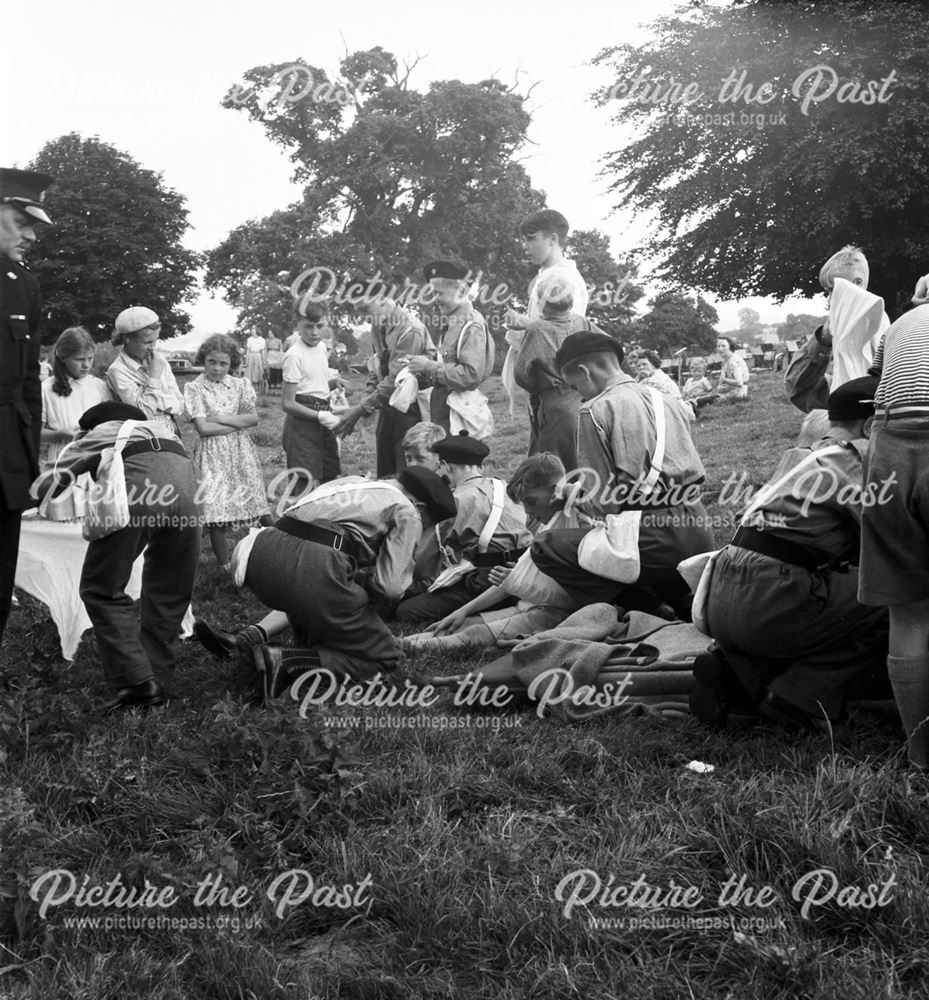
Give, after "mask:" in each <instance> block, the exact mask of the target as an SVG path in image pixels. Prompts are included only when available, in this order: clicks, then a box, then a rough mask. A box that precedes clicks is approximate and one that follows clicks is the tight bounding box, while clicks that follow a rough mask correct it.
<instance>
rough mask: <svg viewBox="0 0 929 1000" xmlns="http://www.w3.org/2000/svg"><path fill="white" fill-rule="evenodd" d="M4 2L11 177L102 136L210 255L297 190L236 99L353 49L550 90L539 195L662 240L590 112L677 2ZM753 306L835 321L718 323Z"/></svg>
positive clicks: (426, 72)
mask: <svg viewBox="0 0 929 1000" xmlns="http://www.w3.org/2000/svg"><path fill="white" fill-rule="evenodd" d="M0 3H2V7H3V12H4V16H3V23H4V25H5V27H6V28H7V31H9V28H10V26H11V25H12V24H13V22H14V21H15V23H16V25H17V30H16V32H15V35H16V37H17V38H19V39H21V40H23V39H28V40H31V41H30V43H29V44H17V45H10V44H8V45H7V46H5V48H6V50H7V51H6V52H5V53H4V58H3V69H4V71H5V75H6V84H7V86H6V92H7V94H8V98H7V100H6V102H5V104H6V107H5V109H4V126H3V129H2V140H0V142H2V146H0V161H2V163H0V165H3V166H25V165H26V163H27V162H28V161H29V160H30V159H31V158H32V157H33V156H35V154H36V153H37V152H38V151H39V149H40V148H41V147H42V146H43V145H44V144H45V143H46V142H47V141H49V140H50V139H53V138H56V137H57V136H60V135H63V134H65V133H67V132H73V131H77V132H80V133H82V134H83V135H85V136H90V135H98V136H99V137H100V138H101V139H102V140H104V141H105V142H107V143H110V144H111V145H113V146H116V147H117V148H118V149H121V150H123V151H125V152H126V153H128V154H129V155H130V156H132V157H133V158H134V159H135V160H137V161H138V162H139V163H141V164H142V165H143V166H145V167H147V168H150V169H153V170H157V171H160V172H161V173H162V174H163V175H164V179H165V182H166V183H167V184H168V185H169V186H170V187H172V188H174V189H175V190H177V191H179V192H180V193H181V194H183V195H185V197H186V198H187V207H188V209H189V211H190V222H191V224H192V229H191V230H190V232H189V234H188V237H187V240H186V242H187V243H188V245H189V246H191V247H192V248H194V249H197V250H207V249H210V248H211V247H213V246H215V245H216V244H217V243H218V242H219V241H220V240H222V239H223V237H225V235H226V234H227V233H228V232H229V231H230V230H231V229H232V228H234V227H235V226H236V225H238V224H239V223H241V222H244V221H245V220H246V219H253V218H260V217H262V216H264V215H267V214H268V213H270V212H272V211H274V210H275V209H279V208H283V207H284V206H285V205H287V204H288V203H290V202H292V201H295V200H296V199H297V197H298V195H299V190H298V188H296V187H295V186H294V185H292V184H291V183H290V175H291V164H290V162H289V161H288V159H287V156H286V154H285V153H284V152H283V151H282V150H280V149H279V148H277V147H275V146H272V145H271V143H270V142H269V141H268V140H267V139H266V138H265V134H264V130H263V129H262V127H261V126H260V125H259V124H257V123H252V122H250V121H249V120H248V118H247V117H246V115H245V113H244V112H237V111H233V110H225V109H223V108H221V107H220V101H221V99H222V97H223V95H224V94H225V93H226V92H227V91H228V89H229V87H230V86H231V85H232V84H234V83H236V82H238V81H240V80H242V74H243V73H244V72H245V71H246V70H247V69H249V68H251V67H252V66H258V65H262V64H269V63H278V62H291V61H295V60H297V59H303V60H305V61H306V62H308V63H310V64H311V65H316V66H320V67H323V68H325V69H326V70H327V72H328V73H329V75H330V77H333V76H336V75H337V74H338V63H339V60H340V58H341V57H342V56H343V55H344V54H345V52H346V51H349V52H352V51H356V50H359V49H368V48H372V47H373V46H375V45H381V46H383V47H384V48H385V49H386V50H388V51H389V52H393V53H394V55H395V56H397V58H398V59H399V60H400V61H401V62H402V61H403V60H404V59H406V60H408V61H412V60H414V59H415V58H417V57H420V59H421V61H420V63H419V65H418V66H417V68H416V70H415V72H414V75H413V77H412V79H411V85H413V86H415V87H416V88H417V89H425V88H426V87H427V86H428V84H429V83H430V82H431V81H432V80H437V79H456V78H457V79H461V80H464V81H466V82H474V81H477V80H481V79H485V78H486V77H488V76H491V75H495V76H497V77H498V78H499V79H501V80H503V81H506V82H509V81H515V80H517V79H518V80H519V81H520V82H522V83H524V84H525V86H526V88H528V86H529V85H530V84H536V87H535V89H534V90H533V91H532V95H531V99H530V110H531V111H532V126H531V128H530V130H529V139H530V145H528V146H527V148H526V149H525V150H524V156H525V160H524V162H525V165H526V168H527V169H528V171H529V174H530V176H531V178H532V183H533V185H534V186H535V187H537V188H541V189H543V190H544V191H545V192H546V193H547V195H548V204H549V205H550V206H551V207H553V208H557V209H559V210H560V211H562V212H563V213H564V214H565V215H566V216H567V217H568V219H569V220H570V223H571V226H572V228H577V229H593V228H596V229H601V230H603V231H605V232H607V233H608V234H609V236H610V239H611V241H612V245H613V249H614V251H616V252H617V253H620V252H628V251H635V250H636V248H637V246H638V244H639V243H641V241H642V238H643V235H644V234H645V232H646V231H647V229H646V227H645V221H644V220H642V219H634V218H630V217H628V216H623V215H620V214H615V213H614V214H611V208H612V200H611V198H610V197H609V195H608V194H607V193H606V183H605V182H604V180H603V179H601V178H600V177H598V169H599V166H598V164H599V160H600V158H601V157H602V156H603V154H604V153H605V152H607V151H608V150H609V149H610V148H611V146H612V145H613V144H615V142H616V133H615V130H614V129H612V128H611V127H609V126H607V125H606V115H605V113H604V112H602V111H600V110H598V109H596V108H594V107H593V105H592V104H591V102H590V100H589V94H590V93H591V91H593V90H594V89H595V88H596V87H598V86H600V85H602V84H603V83H605V82H608V81H607V78H606V76H605V71H604V70H602V69H598V68H595V67H592V66H590V65H588V62H589V60H590V59H591V58H592V57H593V56H594V55H595V54H596V53H597V51H599V49H600V48H601V47H603V46H606V45H611V44H617V43H620V42H623V41H635V40H638V39H640V38H641V37H643V29H642V28H641V27H639V25H641V24H643V23H647V21H648V20H649V19H651V18H654V17H655V16H657V15H660V14H661V13H663V12H666V11H668V10H670V9H671V8H673V6H675V5H674V3H672V2H670V0H647V2H645V0H625V2H624V0H619V2H617V0H613V2H596V0H573V2H571V3H570V4H566V3H565V2H564V0H541V2H538V3H527V2H524V0H517V2H507V0H470V2H469V3H467V4H452V3H447V2H444V0H429V2H427V0H412V2H410V0H407V2H400V0H395V2H393V3H386V2H375V0H353V2H351V3H345V4H344V5H332V6H330V5H328V4H327V5H323V4H313V3H307V2H306V0H254V2H251V3H243V2H241V0H223V2H217V0H186V2H180V0H160V2H158V3H151V4H144V5H143V4H138V3H132V2H131V0H130V2H127V0H122V2H118V3H117V2H111V0H78V2H74V0H71V2H64V0H46V2H45V3H43V4H37V5H29V6H28V7H27V6H26V5H24V4H22V3H21V2H16V3H13V2H12V0H0ZM609 82H612V81H609ZM14 93H15V94H16V95H17V99H15V100H13V99H11V95H12V94H14ZM11 105H12V107H11ZM741 304H748V305H751V306H753V307H754V308H756V309H758V311H759V312H760V313H761V318H762V321H763V322H776V321H777V320H778V319H780V318H782V317H783V316H784V315H786V313H787V312H790V311H793V312H804V311H812V312H820V311H823V309H824V301H823V300H822V299H818V300H814V301H813V302H809V301H804V300H795V301H793V302H791V301H788V302H787V303H786V304H785V306H775V305H773V303H771V302H770V301H767V300H763V299H751V300H748V301H747V303H738V304H737V303H726V304H717V308H718V309H719V313H720V326H721V328H730V327H735V326H737V325H738V319H737V314H736V313H737V309H738V306H739V305H741ZM191 313H192V316H193V320H194V325H195V328H198V329H208V330H218V329H227V328H229V327H231V325H232V323H233V321H234V313H233V311H232V310H231V309H229V307H228V306H226V305H225V303H223V302H222V301H221V300H220V299H216V300H211V299H210V297H209V296H207V295H203V296H201V298H200V300H199V301H198V302H197V303H196V304H195V305H193V306H192V308H191Z"/></svg>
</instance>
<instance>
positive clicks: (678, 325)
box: [635, 291, 719, 357]
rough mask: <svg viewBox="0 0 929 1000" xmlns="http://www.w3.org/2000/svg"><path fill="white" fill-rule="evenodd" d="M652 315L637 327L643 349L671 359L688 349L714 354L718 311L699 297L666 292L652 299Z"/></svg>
mask: <svg viewBox="0 0 929 1000" xmlns="http://www.w3.org/2000/svg"><path fill="white" fill-rule="evenodd" d="M648 306H649V311H648V312H647V313H645V314H644V315H643V316H641V317H639V319H638V321H637V322H636V324H635V334H636V339H637V340H638V343H639V345H640V346H641V347H645V348H648V350H650V351H655V352H656V353H658V354H660V355H662V356H664V357H667V356H668V355H669V354H672V353H674V352H675V351H678V350H680V349H681V348H687V349H688V350H691V351H712V350H713V348H714V347H715V346H716V337H717V333H716V330H715V324H716V323H718V322H719V315H718V313H717V312H716V310H715V309H714V308H713V306H711V305H710V304H709V302H707V301H706V300H705V299H704V298H703V297H702V296H701V295H699V294H691V295H685V294H683V293H682V292H678V291H666V292H661V293H660V294H658V295H656V296H655V298H653V299H650V300H649V303H648Z"/></svg>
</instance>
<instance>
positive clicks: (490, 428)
mask: <svg viewBox="0 0 929 1000" xmlns="http://www.w3.org/2000/svg"><path fill="white" fill-rule="evenodd" d="M448 409H449V427H450V428H451V432H452V434H453V435H455V434H460V433H461V432H462V431H467V432H468V434H470V436H471V437H473V438H477V440H478V441H483V440H484V439H485V438H489V437H490V436H491V435H492V434H493V432H494V417H493V414H492V413H491V412H490V405H489V404H488V402H487V397H486V396H485V395H484V393H482V392H481V390H480V389H469V390H468V391H467V392H450V393H449V394H448Z"/></svg>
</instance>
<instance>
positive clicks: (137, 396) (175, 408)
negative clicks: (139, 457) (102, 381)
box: [106, 351, 184, 437]
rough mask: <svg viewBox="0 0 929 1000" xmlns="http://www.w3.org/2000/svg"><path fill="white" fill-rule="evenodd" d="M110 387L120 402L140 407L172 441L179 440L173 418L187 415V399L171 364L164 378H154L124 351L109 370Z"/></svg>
mask: <svg viewBox="0 0 929 1000" xmlns="http://www.w3.org/2000/svg"><path fill="white" fill-rule="evenodd" d="M106 384H107V386H108V387H109V389H110V392H112V393H113V395H114V396H115V397H116V398H117V399H118V400H120V401H121V402H123V403H128V404H129V405H130V406H137V407H138V408H139V409H140V410H141V411H142V412H143V413H144V414H145V416H146V419H148V420H153V421H155V422H157V423H158V424H159V425H160V426H161V427H162V428H163V429H164V430H165V431H167V432H168V433H169V434H170V435H171V436H172V437H177V436H178V433H177V428H176V426H175V423H174V420H172V419H171V418H172V416H173V417H175V418H176V417H180V416H182V415H183V413H184V397H183V395H182V394H181V390H180V389H179V388H178V385H177V380H176V379H175V378H174V373H173V372H172V371H171V366H170V365H169V364H168V363H167V362H165V364H164V368H163V369H162V372H161V375H160V376H159V377H158V378H152V376H151V375H150V374H149V372H148V369H147V368H145V367H143V365H142V364H141V362H139V361H136V360H134V359H133V358H130V357H129V355H128V354H127V353H126V352H125V351H120V352H119V354H118V355H117V356H116V360H115V361H114V362H113V363H112V364H111V365H110V367H109V368H108V369H107V373H106Z"/></svg>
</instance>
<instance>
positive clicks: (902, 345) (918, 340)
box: [868, 305, 929, 407]
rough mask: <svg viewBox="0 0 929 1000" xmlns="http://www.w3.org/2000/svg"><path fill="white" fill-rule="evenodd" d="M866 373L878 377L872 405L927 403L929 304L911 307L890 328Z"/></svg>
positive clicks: (928, 389) (928, 402) (928, 390)
mask: <svg viewBox="0 0 929 1000" xmlns="http://www.w3.org/2000/svg"><path fill="white" fill-rule="evenodd" d="M868 374H870V375H877V376H879V377H880V380H881V381H880V384H879V385H878V387H877V394H876V395H875V398H874V404H875V406H878V407H881V406H929V305H924V306H917V307H916V308H915V309H911V310H910V311H909V312H907V313H904V314H903V315H902V316H901V317H900V318H899V319H898V320H897V321H896V322H895V323H894V324H893V325H892V326H891V327H890V329H889V330H888V331H887V333H885V334H884V339H883V340H882V341H881V343H880V346H879V347H878V349H877V351H876V352H875V354H874V363H873V364H872V365H871V368H870V369H869V372H868Z"/></svg>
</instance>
